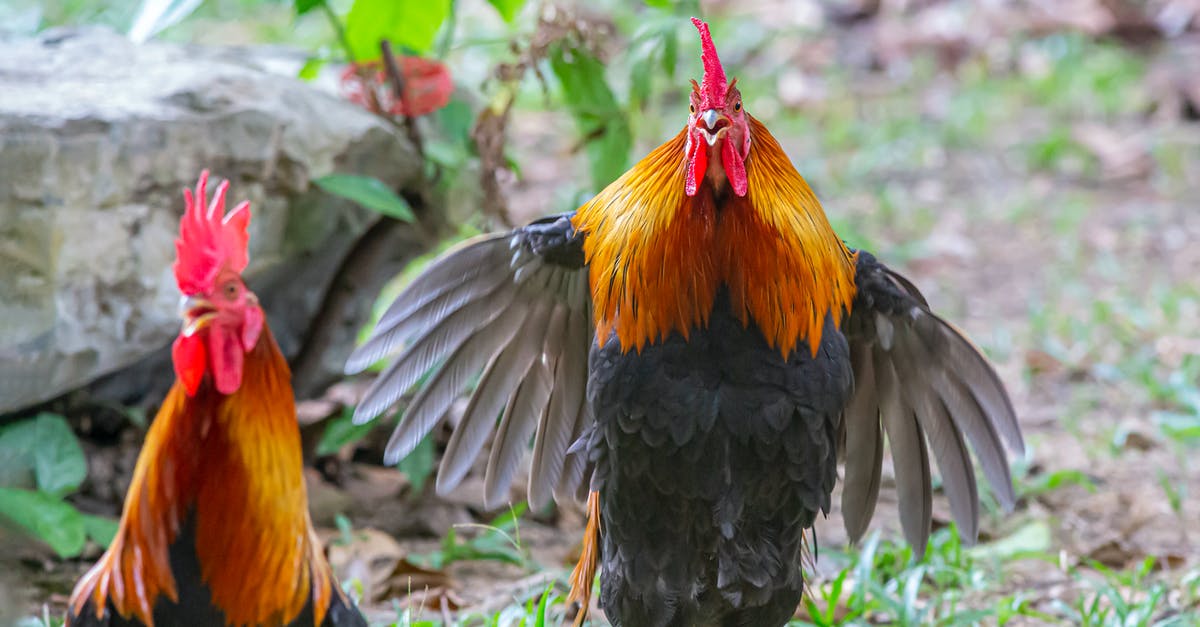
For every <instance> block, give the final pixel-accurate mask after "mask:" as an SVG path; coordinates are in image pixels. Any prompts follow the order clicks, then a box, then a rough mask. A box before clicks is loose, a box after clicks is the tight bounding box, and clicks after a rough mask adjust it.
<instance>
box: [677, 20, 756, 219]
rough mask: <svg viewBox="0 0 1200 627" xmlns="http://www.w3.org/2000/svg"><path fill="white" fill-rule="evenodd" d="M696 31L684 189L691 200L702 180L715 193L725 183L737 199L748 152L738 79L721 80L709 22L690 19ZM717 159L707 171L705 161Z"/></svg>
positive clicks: (743, 189)
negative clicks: (697, 64)
mask: <svg viewBox="0 0 1200 627" xmlns="http://www.w3.org/2000/svg"><path fill="white" fill-rule="evenodd" d="M692 24H694V25H695V26H696V29H697V30H699V31H700V60H701V62H702V63H703V64H704V78H703V79H701V81H700V83H699V84H697V83H696V81H694V80H693V81H692V93H691V96H690V99H691V107H690V109H689V110H690V115H689V117H688V127H687V146H686V148H685V152H686V154H687V183H686V186H685V187H684V190H685V191H686V192H687V195H688V196H695V195H696V192H697V191H699V189H700V183H701V182H702V181H704V179H705V177H707V178H708V179H709V181H710V182H711V183H712V184H713V188H714V189H720V188H721V187H722V186H723V185H724V184H725V183H726V182H728V184H729V185H730V186H732V187H733V191H734V193H735V194H737V195H738V196H745V195H746V156H747V155H749V154H750V123H749V120H748V119H747V117H746V112H745V111H744V110H743V107H742V94H741V92H739V91H738V90H737V79H734V80H733V82H732V83H730V82H727V81H726V79H725V69H724V68H722V67H721V59H719V58H718V57H717V48H716V47H715V46H714V45H713V41H712V35H710V34H709V32H708V24H705V23H704V22H703V21H701V20H700V19H698V18H694V17H693V18H692ZM718 159H719V160H720V163H721V166H722V167H720V168H712V169H711V170H710V169H709V168H708V162H709V161H710V160H712V161H716V160H718Z"/></svg>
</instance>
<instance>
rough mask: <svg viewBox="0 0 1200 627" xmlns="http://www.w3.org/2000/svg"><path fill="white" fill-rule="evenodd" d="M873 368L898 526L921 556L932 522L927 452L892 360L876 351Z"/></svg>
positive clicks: (931, 493) (930, 482)
mask: <svg viewBox="0 0 1200 627" xmlns="http://www.w3.org/2000/svg"><path fill="white" fill-rule="evenodd" d="M874 367H875V380H876V382H877V385H878V389H879V412H880V417H881V418H882V421H883V429H884V431H886V432H887V437H888V442H889V443H891V449H892V465H893V466H894V467H895V474H896V496H897V499H898V500H899V501H900V526H901V527H902V528H903V529H904V537H905V539H907V540H908V543H909V544H911V545H912V547H913V551H914V552H915V554H916V555H924V553H925V541H926V539H927V538H929V531H930V528H931V527H932V525H933V500H932V499H933V484H932V481H931V480H930V475H929V453H928V452H927V451H926V449H925V439H924V438H922V437H921V428H920V426H919V425H918V424H917V421H916V419H915V418H914V417H913V414H912V409H910V408H909V407H908V406H906V405H905V403H904V400H903V395H902V393H901V391H900V382H899V380H898V378H897V375H896V371H895V368H893V366H892V362H891V360H890V359H888V357H887V355H886V354H884V353H883V352H876V353H875V363H874Z"/></svg>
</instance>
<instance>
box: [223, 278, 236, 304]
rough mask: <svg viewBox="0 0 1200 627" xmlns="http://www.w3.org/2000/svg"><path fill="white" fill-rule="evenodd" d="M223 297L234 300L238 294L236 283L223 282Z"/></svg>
mask: <svg viewBox="0 0 1200 627" xmlns="http://www.w3.org/2000/svg"><path fill="white" fill-rule="evenodd" d="M224 289H225V298H228V299H229V300H234V299H236V298H237V295H238V288H237V283H233V282H229V283H226V284H225V288H224Z"/></svg>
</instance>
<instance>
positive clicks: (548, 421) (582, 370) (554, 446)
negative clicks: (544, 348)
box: [529, 276, 591, 507]
mask: <svg viewBox="0 0 1200 627" xmlns="http://www.w3.org/2000/svg"><path fill="white" fill-rule="evenodd" d="M574 280H575V281H576V282H577V283H578V282H582V281H584V280H585V277H582V276H576V277H574ZM572 287H573V288H574V286H572ZM590 324H591V319H590V315H589V312H587V311H585V310H584V309H583V308H573V309H572V310H571V311H570V314H569V316H568V320H567V330H566V333H567V336H566V343H565V344H564V346H563V353H562V356H561V357H560V358H559V360H558V364H557V368H556V369H555V373H554V374H555V380H554V390H553V392H551V395H550V405H549V407H548V408H547V411H546V417H545V418H544V419H542V421H541V423H540V424H539V425H538V432H537V436H536V437H535V439H534V445H533V448H534V461H533V467H532V470H531V471H530V474H529V499H530V504H531V505H533V506H534V507H543V506H545V505H546V504H547V503H549V502H550V500H551V499H552V498H554V495H555V493H556V489H557V487H558V485H559V483H561V482H562V481H563V480H564V474H563V473H564V461H565V460H566V457H567V449H568V448H569V447H570V446H571V442H572V441H573V440H574V438H575V437H578V433H579V432H580V431H581V430H582V424H581V423H582V422H583V417H582V409H581V408H582V407H583V405H584V397H585V395H586V388H587V360H588V349H589V347H590V344H589V342H588V332H589V331H590V328H591V327H590Z"/></svg>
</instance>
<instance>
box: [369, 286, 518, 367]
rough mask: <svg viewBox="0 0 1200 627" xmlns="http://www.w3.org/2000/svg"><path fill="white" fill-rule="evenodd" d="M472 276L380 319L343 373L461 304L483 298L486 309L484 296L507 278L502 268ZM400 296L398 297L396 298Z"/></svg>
mask: <svg viewBox="0 0 1200 627" xmlns="http://www.w3.org/2000/svg"><path fill="white" fill-rule="evenodd" d="M475 279H476V280H474V281H471V282H468V283H462V284H460V285H458V286H455V287H454V288H453V289H452V290H448V291H446V292H444V293H443V294H441V295H440V297H439V298H436V299H430V300H427V301H426V302H424V303H423V304H422V305H421V306H419V307H416V308H413V309H410V310H408V311H405V312H403V314H404V315H403V316H398V317H395V318H394V319H392V320H381V321H380V322H379V324H378V325H376V326H375V330H374V331H372V332H371V337H370V338H368V339H367V341H366V342H364V343H363V345H362V346H360V347H358V348H357V349H355V350H354V353H353V354H351V355H350V358H349V359H348V360H346V371H347V374H353V373H355V372H361V371H363V370H365V369H366V368H368V367H370V365H371V364H373V363H375V362H377V361H379V360H380V359H383V358H384V357H386V356H387V355H388V354H390V353H391V352H392V351H393V350H395V348H396V347H397V346H398V345H400V344H401V343H402V342H404V341H405V340H408V339H410V337H411V336H412V335H415V334H418V333H422V332H426V331H427V330H430V329H434V328H437V326H438V325H440V324H441V323H442V322H443V321H445V320H446V319H447V318H448V317H450V316H451V315H453V314H455V313H457V312H459V311H461V310H463V309H464V308H468V307H470V306H471V305H474V304H479V303H480V302H483V303H484V305H485V309H490V308H487V307H486V301H487V299H488V298H489V297H491V296H492V295H494V294H495V293H496V292H497V291H498V290H499V289H500V288H501V287H502V286H504V284H505V283H506V282H510V281H511V278H510V277H509V276H508V273H507V272H506V271H505V270H504V269H503V268H499V269H493V270H492V271H491V272H490V273H487V274H480V275H476V277H475ZM402 297H403V296H401V297H398V298H397V301H399V299H400V298H402Z"/></svg>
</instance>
